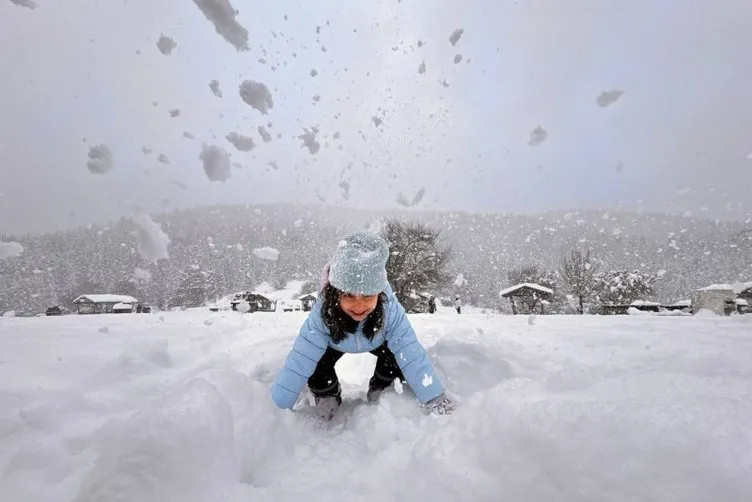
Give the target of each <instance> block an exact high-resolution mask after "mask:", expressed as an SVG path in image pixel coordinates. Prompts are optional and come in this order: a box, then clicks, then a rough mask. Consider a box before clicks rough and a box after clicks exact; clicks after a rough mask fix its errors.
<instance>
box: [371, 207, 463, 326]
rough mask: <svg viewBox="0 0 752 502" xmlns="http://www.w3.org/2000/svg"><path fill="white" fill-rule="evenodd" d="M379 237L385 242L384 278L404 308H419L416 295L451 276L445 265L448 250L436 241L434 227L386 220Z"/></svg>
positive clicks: (441, 284) (447, 263) (410, 309)
mask: <svg viewBox="0 0 752 502" xmlns="http://www.w3.org/2000/svg"><path fill="white" fill-rule="evenodd" d="M381 233H382V236H383V237H384V239H386V241H387V242H388V243H389V260H388V261H387V264H386V272H387V277H388V279H389V283H390V284H391V285H392V288H393V289H394V293H395V295H397V299H398V300H399V301H400V303H402V305H403V306H404V307H405V309H406V310H407V311H414V310H420V309H417V308H416V307H417V306H418V304H419V303H421V301H422V300H421V299H420V298H419V295H420V294H422V293H426V292H429V291H430V290H431V289H439V288H441V287H443V286H444V285H445V284H446V283H448V282H449V280H450V279H451V277H450V275H449V272H448V271H447V267H448V265H449V261H450V260H451V256H452V250H451V248H450V247H449V246H447V247H443V246H442V245H441V244H440V242H439V234H440V232H439V231H438V230H434V229H432V228H431V227H429V226H428V225H424V224H422V223H416V222H407V223H405V222H402V221H400V220H397V219H391V220H387V221H386V222H385V224H384V227H383V229H382V232H381Z"/></svg>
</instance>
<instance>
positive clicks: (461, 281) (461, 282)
mask: <svg viewBox="0 0 752 502" xmlns="http://www.w3.org/2000/svg"><path fill="white" fill-rule="evenodd" d="M454 285H455V286H457V287H458V288H461V287H462V286H467V279H465V274H463V273H459V274H457V277H455V278H454Z"/></svg>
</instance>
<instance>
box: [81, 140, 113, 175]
mask: <svg viewBox="0 0 752 502" xmlns="http://www.w3.org/2000/svg"><path fill="white" fill-rule="evenodd" d="M86 167H87V168H88V169H89V171H90V172H92V173H94V174H105V173H107V172H109V171H111V170H112V168H113V167H114V164H113V162H112V152H111V151H110V149H109V148H108V147H107V145H96V146H92V147H91V148H89V160H88V161H87V162H86Z"/></svg>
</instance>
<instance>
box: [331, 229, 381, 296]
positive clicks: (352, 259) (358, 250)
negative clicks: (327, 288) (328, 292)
mask: <svg viewBox="0 0 752 502" xmlns="http://www.w3.org/2000/svg"><path fill="white" fill-rule="evenodd" d="M388 259H389V245H388V244H387V243H386V241H385V240H384V239H383V238H381V237H379V236H378V235H376V234H372V233H370V232H355V233H352V234H350V235H348V236H347V237H345V238H344V239H342V240H341V241H340V242H339V246H338V247H337V251H335V253H334V256H333V257H332V261H331V265H330V270H329V282H330V283H331V284H332V286H334V287H335V288H337V289H339V290H340V291H345V292H347V293H353V294H358V295H375V294H378V293H381V292H382V291H384V290H385V289H386V287H387V284H388V283H387V280H386V262H387V260H388Z"/></svg>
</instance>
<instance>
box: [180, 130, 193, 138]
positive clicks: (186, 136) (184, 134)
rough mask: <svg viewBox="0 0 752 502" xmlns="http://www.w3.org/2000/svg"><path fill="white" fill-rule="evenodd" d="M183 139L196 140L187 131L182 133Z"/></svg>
mask: <svg viewBox="0 0 752 502" xmlns="http://www.w3.org/2000/svg"><path fill="white" fill-rule="evenodd" d="M183 137H184V138H188V139H196V136H194V135H193V134H191V133H189V132H188V131H183Z"/></svg>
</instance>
